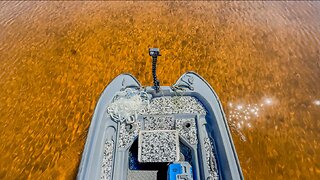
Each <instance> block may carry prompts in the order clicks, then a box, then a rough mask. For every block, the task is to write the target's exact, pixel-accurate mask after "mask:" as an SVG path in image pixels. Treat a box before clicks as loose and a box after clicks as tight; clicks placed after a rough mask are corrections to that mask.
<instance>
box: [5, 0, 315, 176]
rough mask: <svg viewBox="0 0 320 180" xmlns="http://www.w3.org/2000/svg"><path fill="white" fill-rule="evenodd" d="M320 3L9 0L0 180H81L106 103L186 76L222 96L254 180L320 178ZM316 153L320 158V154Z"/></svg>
mask: <svg viewBox="0 0 320 180" xmlns="http://www.w3.org/2000/svg"><path fill="white" fill-rule="evenodd" d="M319 19H320V3H319V2H181V3H180V2H161V3H160V2H124V3H119V2H0V62H1V63H0V132H1V133H0V152H1V156H0V179H26V178H29V179H56V178H59V179H74V178H75V176H76V173H77V168H78V165H79V162H80V159H81V153H82V150H83V148H84V143H85V138H86V136H87V132H88V127H89V125H90V121H91V116H92V113H93V110H94V107H95V103H96V102H97V100H98V98H99V95H100V93H101V92H102V91H103V89H104V88H105V86H106V85H107V84H108V83H109V82H110V81H111V80H112V79H113V78H114V77H115V76H117V75H118V74H120V73H124V72H129V73H132V74H133V75H134V76H136V77H137V78H138V79H139V81H140V82H141V83H142V84H143V85H152V76H151V58H150V57H149V56H148V49H147V48H148V47H160V48H161V51H162V56H161V57H160V59H159V66H158V77H159V79H160V81H161V83H162V85H171V84H173V83H174V82H175V81H176V80H177V79H178V78H179V77H180V75H181V74H183V73H184V72H185V71H188V70H192V71H195V72H197V73H199V74H200V75H201V76H203V77H204V78H205V79H206V80H207V81H208V82H209V83H210V84H211V85H212V87H213V88H214V89H215V91H216V92H217V94H218V95H219V97H220V99H221V101H222V103H223V106H224V108H225V111H226V114H227V116H228V118H229V124H230V127H231V129H232V134H233V139H234V142H235V146H236V149H237V152H238V156H239V159H240V162H241V166H242V169H243V173H244V176H245V178H246V179H316V177H319V176H320V163H319V162H320V155H319V151H320V143H319V142H320V121H319V119H320V92H319V89H320V85H319V82H320V50H319V47H320V38H319V37H320V21H319ZM317 152H318V153H317Z"/></svg>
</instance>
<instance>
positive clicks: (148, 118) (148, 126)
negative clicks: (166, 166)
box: [101, 93, 218, 179]
mask: <svg viewBox="0 0 320 180" xmlns="http://www.w3.org/2000/svg"><path fill="white" fill-rule="evenodd" d="M133 94H138V93H133ZM123 97H126V96H123ZM126 98H128V99H130V98H132V97H130V96H129V97H128V96H127V97H126ZM117 99H119V98H117ZM120 99H121V98H120ZM110 114H111V113H110ZM205 114H206V110H205V108H204V107H203V105H202V104H201V103H200V102H199V101H198V100H197V99H196V98H195V97H192V96H162V97H155V98H152V99H151V98H150V100H149V102H148V103H147V104H144V107H143V108H140V109H139V111H138V112H137V114H136V115H135V118H133V119H134V120H133V122H130V123H128V122H126V121H125V120H122V122H121V123H120V127H119V132H118V133H119V136H118V137H119V138H118V141H117V142H118V143H116V144H113V143H114V142H113V141H111V142H110V141H106V142H105V149H104V156H103V165H102V174H101V179H112V170H113V167H112V165H113V162H112V161H113V159H114V157H113V156H114V151H115V149H116V148H119V149H121V148H123V149H125V148H130V147H131V146H133V144H134V142H135V141H136V140H137V139H139V140H141V141H140V143H139V147H138V149H139V148H140V149H139V150H140V151H139V152H138V156H139V157H138V159H135V158H131V159H130V161H129V163H130V165H129V168H130V169H131V170H129V172H128V177H127V178H128V179H132V177H131V176H134V174H135V173H137V172H139V169H138V168H139V167H142V166H135V164H140V165H141V163H146V162H148V163H149V164H150V163H161V162H174V161H179V160H185V159H188V160H189V161H190V164H191V165H194V164H195V163H198V162H192V159H191V158H190V157H185V156H190V154H191V153H190V152H189V151H190V149H189V150H188V147H187V146H185V145H184V143H182V142H181V139H182V140H183V141H184V142H185V143H186V144H189V145H191V146H201V145H200V143H199V141H198V133H197V132H198V128H197V115H205ZM117 118H118V120H119V119H121V118H119V117H118V116H117ZM113 120H115V119H114V118H113ZM139 133H140V135H139ZM175 135H176V136H177V137H178V138H177V139H175V138H176V136H175ZM140 136H141V137H140ZM179 139H180V140H179ZM203 146H204V147H203V149H204V152H205V153H204V154H203V155H202V156H203V157H202V158H205V161H206V164H205V165H206V166H207V167H208V168H206V169H207V170H208V173H209V174H210V177H212V179H217V178H218V170H217V169H218V168H217V163H216V159H215V155H214V149H213V147H214V146H213V139H211V138H210V137H209V136H208V134H207V133H206V134H205V138H203ZM181 147H183V148H181ZM187 152H189V154H188V153H187ZM134 161H137V162H134ZM139 161H140V162H139ZM132 170H134V171H132ZM149 170H150V169H149ZM154 170H156V169H154ZM140 171H141V173H143V172H145V170H143V169H140ZM162 173H163V172H162ZM159 177H160V176H158V178H159Z"/></svg>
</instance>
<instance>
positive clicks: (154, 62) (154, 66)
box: [149, 48, 161, 92]
mask: <svg viewBox="0 0 320 180" xmlns="http://www.w3.org/2000/svg"><path fill="white" fill-rule="evenodd" d="M149 55H150V56H151V57H152V77H153V86H154V88H155V90H156V92H159V90H160V82H159V80H158V79H157V60H158V56H161V54H160V51H159V48H149Z"/></svg>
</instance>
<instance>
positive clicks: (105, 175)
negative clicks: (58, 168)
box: [77, 48, 243, 180]
mask: <svg viewBox="0 0 320 180" xmlns="http://www.w3.org/2000/svg"><path fill="white" fill-rule="evenodd" d="M149 54H150V56H151V57H152V60H153V67H152V73H153V80H154V86H148V87H143V86H141V84H140V83H139V82H138V80H137V79H136V78H134V77H133V76H132V75H130V74H121V75H119V76H118V77H116V78H115V79H114V80H113V81H112V82H111V83H110V84H109V85H108V86H107V87H106V88H105V90H104V91H103V93H102V94H101V96H100V99H99V100H98V103H97V105H96V108H95V111H94V114H93V117H92V121H91V125H90V128H89V133H88V136H87V140H86V144H85V147H84V151H83V153H82V159H81V163H80V166H79V170H78V175H77V179H79V180H87V179H88V180H92V179H101V180H157V179H161V180H213V179H228V180H229V179H235V180H237V179H243V175H242V172H241V168H240V164H239V160H238V158H237V153H236V151H235V148H234V144H233V141H232V137H231V134H230V130H229V127H228V124H227V121H226V117H225V114H224V112H223V108H222V106H221V103H220V101H219V98H218V96H217V94H216V93H215V92H214V90H213V89H212V88H211V86H210V85H209V84H208V82H206V80H204V79H203V78H202V77H201V76H199V75H198V74H196V73H194V72H187V73H185V74H183V75H182V76H181V77H180V78H179V79H178V80H177V82H176V83H175V84H174V85H172V86H160V83H159V81H158V79H157V76H156V63H157V58H158V56H160V52H159V49H157V48H150V49H149Z"/></svg>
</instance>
